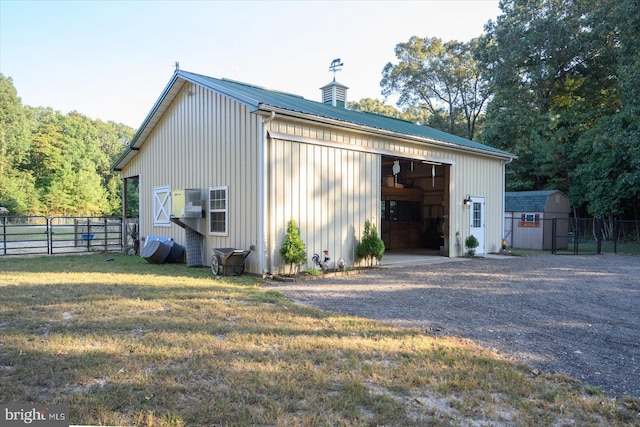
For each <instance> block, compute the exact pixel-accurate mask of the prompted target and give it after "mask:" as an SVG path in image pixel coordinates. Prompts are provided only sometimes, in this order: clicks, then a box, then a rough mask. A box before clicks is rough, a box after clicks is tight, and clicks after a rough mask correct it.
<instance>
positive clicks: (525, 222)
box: [518, 213, 540, 227]
mask: <svg viewBox="0 0 640 427" xmlns="http://www.w3.org/2000/svg"><path fill="white" fill-rule="evenodd" d="M518 227H540V214H537V213H523V214H521V215H520V221H518Z"/></svg>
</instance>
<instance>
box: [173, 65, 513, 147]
mask: <svg viewBox="0 0 640 427" xmlns="http://www.w3.org/2000/svg"><path fill="white" fill-rule="evenodd" d="M176 74H177V76H178V77H182V78H184V79H186V80H189V81H191V82H193V83H196V84H200V85H202V86H205V87H208V88H210V89H211V90H214V91H218V92H221V93H224V94H226V95H228V96H230V97H231V98H234V99H236V100H238V101H240V102H243V103H245V104H247V105H249V106H251V107H253V108H255V109H259V108H262V109H268V108H266V107H275V108H278V109H282V110H288V111H292V112H298V113H303V114H310V115H313V116H317V117H323V118H327V119H331V120H338V121H342V122H345V123H352V124H356V125H361V126H367V127H371V128H375V129H380V130H384V131H390V132H396V133H400V134H405V135H411V136H416V137H420V138H428V139H431V140H435V141H441V142H446V143H450V144H454V145H458V146H460V147H466V148H471V149H475V150H482V151H487V152H489V153H494V154H496V155H498V156H501V157H507V158H514V157H515V156H514V155H513V154H511V153H508V152H506V151H502V150H499V149H497V148H494V147H491V146H488V145H484V144H480V143H478V142H475V141H471V140H469V139H465V138H462V137H459V136H456V135H452V134H449V133H447V132H443V131H440V130H437V129H433V128H430V127H428V126H422V125H416V124H414V123H411V122H408V121H405V120H400V119H396V118H393V117H388V116H383V115H380V114H374V113H367V112H364V111H354V110H348V109H345V108H340V107H334V106H332V105H328V104H323V103H321V102H316V101H310V100H308V99H305V98H303V97H301V96H298V95H292V94H289V93H285V92H279V91H275V90H270V89H265V88H262V87H258V86H254V85H250V84H247V83H242V82H237V81H233V80H227V79H216V78H213V77H207V76H203V75H200V74H194V73H189V72H186V71H177V72H176Z"/></svg>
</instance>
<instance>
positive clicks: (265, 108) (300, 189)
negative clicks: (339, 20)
mask: <svg viewBox="0 0 640 427" xmlns="http://www.w3.org/2000/svg"><path fill="white" fill-rule="evenodd" d="M334 83H336V82H334ZM336 84H337V85H339V86H341V88H340V89H341V90H343V91H344V92H345V94H346V89H347V88H346V86H344V85H340V84H339V83H336ZM326 89H332V84H331V83H330V84H329V85H326V86H324V87H323V88H322V90H323V92H324V91H325V90H326ZM333 92H336V91H335V90H334V91H333ZM324 98H327V97H326V95H325V97H324ZM324 101H325V102H315V101H311V100H307V99H304V98H302V97H300V96H296V95H292V94H288V93H284V92H280V91H276V90H269V89H265V88H261V87H258V86H254V85H250V84H246V83H241V82H237V81H233V80H227V79H217V78H213V77H207V76H203V75H200V74H195V73H190V72H186V71H181V70H177V71H176V72H175V73H174V74H173V76H172V77H171V79H170V81H169V83H168V84H167V86H166V87H165V89H164V90H163V91H162V93H161V94H160V97H159V98H158V100H157V102H156V103H155V104H154V106H153V107H152V109H151V111H150V112H149V114H148V115H147V117H146V119H145V120H144V122H143V124H142V126H141V127H140V129H139V130H138V132H137V133H136V134H135V136H134V138H133V139H132V141H131V143H130V145H129V147H128V149H127V150H126V151H125V153H124V154H123V155H122V156H121V157H120V158H119V159H118V160H117V161H116V163H115V165H114V169H115V170H117V171H120V174H121V177H122V178H123V180H125V181H127V180H136V181H137V182H138V183H139V184H138V188H139V193H140V232H141V235H143V236H144V235H159V236H166V237H171V238H173V239H174V240H177V241H183V240H184V239H185V237H184V233H183V232H182V230H181V228H180V227H177V226H176V224H178V223H181V225H182V226H184V225H185V224H188V223H193V224H195V225H193V227H191V228H192V229H193V230H195V231H197V232H198V235H199V236H200V239H201V244H202V247H203V255H202V263H203V264H206V263H208V255H207V254H210V253H211V251H212V249H213V248H217V247H225V248H226V247H239V248H249V247H253V248H255V249H254V251H253V253H252V254H251V255H250V256H249V258H248V259H247V263H248V266H247V267H248V271H250V272H253V273H257V274H264V273H276V272H279V271H281V270H282V268H283V263H282V259H281V257H280V255H279V253H278V249H279V247H280V245H281V244H282V241H283V239H284V230H286V224H287V222H288V221H289V220H290V219H292V218H293V219H295V220H296V221H297V222H298V224H299V226H300V231H301V236H302V238H303V241H305V244H306V246H307V252H308V254H309V256H310V257H311V255H312V254H313V253H314V252H319V251H321V250H325V249H326V250H328V251H329V253H330V254H331V255H332V257H333V258H335V259H337V258H339V257H341V258H344V259H345V260H346V261H347V263H348V265H354V264H358V263H359V262H360V261H359V260H358V259H357V257H356V255H355V251H356V248H357V244H358V239H359V238H360V237H361V232H362V228H363V226H364V222H365V221H366V220H370V221H372V222H373V223H374V225H376V226H377V228H378V230H380V233H381V236H382V238H383V240H384V241H385V244H386V245H387V248H388V249H389V250H403V249H415V248H424V247H437V246H442V247H443V248H444V252H445V253H446V254H447V255H449V256H459V255H461V254H462V253H463V252H464V248H461V247H460V244H461V243H460V242H461V241H464V238H465V236H467V235H469V234H474V235H476V234H478V236H476V237H480V240H481V245H482V246H481V247H480V248H479V251H478V253H482V252H483V251H487V252H488V251H492V250H497V248H498V247H499V245H500V241H501V238H502V232H503V230H502V226H503V224H502V220H501V218H502V216H503V215H502V213H503V200H504V199H503V197H504V192H503V189H504V167H505V165H506V164H507V163H508V162H510V161H511V160H512V159H513V158H514V156H513V155H511V154H510V153H507V152H504V151H501V150H498V149H496V148H493V147H490V146H487V145H483V144H479V143H477V142H474V141H470V140H467V139H464V138H460V137H458V136H455V135H450V134H447V133H446V132H442V131H439V130H436V129H432V128H429V127H426V126H419V125H415V124H413V123H410V122H406V121H403V120H398V119H394V118H390V117H385V116H381V115H377V114H371V113H365V112H360V111H352V110H348V109H345V108H341V107H340V106H339V105H340V103H337V105H338V106H335V105H333V104H336V102H335V100H333V101H334V102H333V103H332V102H331V101H332V100H331V99H329V102H327V99H324ZM184 189H193V190H197V191H199V192H200V194H201V195H202V206H201V207H202V213H203V215H202V217H201V218H199V219H197V220H193V221H192V220H186V221H180V220H179V219H178V218H177V217H178V216H179V215H180V214H181V212H180V211H175V210H173V209H172V208H171V204H172V202H175V200H173V199H174V198H175V197H174V195H173V193H174V192H175V191H176V190H184ZM181 194H182V193H181ZM194 194H196V193H194ZM465 201H466V203H464V202H465ZM178 202H179V204H181V203H183V202H184V201H183V200H179V201H178ZM194 221H195V222H194Z"/></svg>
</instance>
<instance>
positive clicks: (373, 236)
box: [357, 220, 384, 266]
mask: <svg viewBox="0 0 640 427" xmlns="http://www.w3.org/2000/svg"><path fill="white" fill-rule="evenodd" d="M357 254H358V256H359V257H360V258H363V259H364V260H365V262H366V264H367V265H369V266H373V263H374V260H376V259H377V260H381V259H382V257H383V255H384V242H383V241H382V239H381V238H380V237H378V229H377V228H376V226H375V225H374V224H371V221H369V220H366V221H365V223H364V231H363V232H362V240H361V241H360V243H359V244H358V250H357Z"/></svg>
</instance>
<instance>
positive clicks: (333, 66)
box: [329, 58, 344, 82]
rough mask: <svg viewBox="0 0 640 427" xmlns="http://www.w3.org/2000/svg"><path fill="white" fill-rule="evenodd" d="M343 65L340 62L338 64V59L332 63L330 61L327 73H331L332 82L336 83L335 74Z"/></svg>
mask: <svg viewBox="0 0 640 427" xmlns="http://www.w3.org/2000/svg"><path fill="white" fill-rule="evenodd" d="M343 65H344V64H343V63H342V62H340V58H336V59H334V60H333V61H331V65H329V72H330V73H331V72H332V73H333V81H334V82H335V81H336V73H337V72H338V71H341V70H342V66H343Z"/></svg>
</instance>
